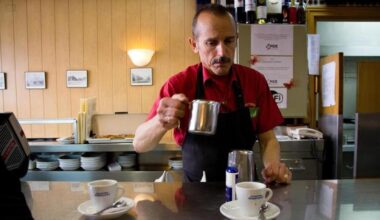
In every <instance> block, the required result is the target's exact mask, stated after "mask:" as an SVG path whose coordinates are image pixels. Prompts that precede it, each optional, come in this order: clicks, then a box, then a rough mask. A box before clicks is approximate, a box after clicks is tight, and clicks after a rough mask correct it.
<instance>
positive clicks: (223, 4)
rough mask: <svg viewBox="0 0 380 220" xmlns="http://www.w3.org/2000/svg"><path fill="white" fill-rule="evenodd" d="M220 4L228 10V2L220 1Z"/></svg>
mask: <svg viewBox="0 0 380 220" xmlns="http://www.w3.org/2000/svg"><path fill="white" fill-rule="evenodd" d="M218 4H219V5H221V6H223V7H225V8H227V1H226V0H218Z"/></svg>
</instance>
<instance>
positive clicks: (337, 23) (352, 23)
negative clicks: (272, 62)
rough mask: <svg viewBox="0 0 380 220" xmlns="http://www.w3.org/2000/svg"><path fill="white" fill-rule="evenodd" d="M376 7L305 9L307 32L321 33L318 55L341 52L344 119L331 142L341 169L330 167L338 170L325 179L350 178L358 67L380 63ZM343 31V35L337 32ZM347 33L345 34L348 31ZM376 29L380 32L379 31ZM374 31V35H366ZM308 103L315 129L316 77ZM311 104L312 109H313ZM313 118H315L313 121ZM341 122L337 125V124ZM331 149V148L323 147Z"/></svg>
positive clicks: (311, 85)
mask: <svg viewBox="0 0 380 220" xmlns="http://www.w3.org/2000/svg"><path fill="white" fill-rule="evenodd" d="M379 10H380V8H379V7H330V6H329V7H310V8H308V14H307V18H308V20H307V21H308V33H310V34H315V33H318V34H320V38H321V48H320V49H321V56H325V55H329V54H334V53H337V52H343V53H344V60H343V62H344V65H343V71H344V78H343V91H344V92H343V94H342V95H343V115H342V118H343V120H337V121H338V122H339V121H342V122H341V123H342V124H340V125H337V127H343V129H342V130H343V132H339V131H337V134H336V135H334V136H333V137H330V138H333V139H335V140H333V142H335V143H342V144H339V145H338V146H339V148H340V149H334V150H333V151H335V152H342V153H341V155H340V156H339V157H336V158H335V160H336V161H333V162H331V164H338V165H339V166H340V167H332V168H331V170H338V171H337V172H335V173H334V172H332V173H334V175H333V176H325V178H337V179H339V178H352V176H353V157H354V147H355V145H354V140H355V137H354V134H355V124H354V118H355V112H356V109H357V108H356V104H357V100H356V92H357V79H358V77H357V76H358V72H357V67H358V65H359V63H360V62H362V61H364V60H366V61H367V60H370V61H380V40H378V39H377V38H378V36H379V33H380V14H379V13H378V11H379ZM344 30H346V33H340V32H342V31H344ZM347 30H348V32H347ZM378 30H379V31H378ZM371 31H375V32H376V33H369V32H371ZM309 82H310V84H309V88H310V91H309V94H310V97H309V100H310V103H311V104H310V108H309V112H310V115H311V118H310V119H311V120H310V125H311V126H313V125H314V126H317V114H318V113H317V110H316V106H317V105H318V103H317V100H316V98H315V93H314V91H318V89H316V88H318V77H315V76H310V77H309ZM313 105H314V106H313ZM314 117H315V118H314ZM339 123H340V122H339ZM326 147H333V146H326Z"/></svg>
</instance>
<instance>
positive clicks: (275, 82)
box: [251, 56, 293, 87]
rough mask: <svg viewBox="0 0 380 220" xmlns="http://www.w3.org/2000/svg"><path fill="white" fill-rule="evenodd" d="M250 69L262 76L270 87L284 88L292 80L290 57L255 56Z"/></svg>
mask: <svg viewBox="0 0 380 220" xmlns="http://www.w3.org/2000/svg"><path fill="white" fill-rule="evenodd" d="M255 59H256V62H255V63H254V64H253V65H251V68H252V69H255V70H257V71H259V72H260V73H262V74H264V76H265V78H266V79H267V82H268V85H269V86H270V87H284V83H289V82H290V80H291V79H293V57H292V56H256V58H255Z"/></svg>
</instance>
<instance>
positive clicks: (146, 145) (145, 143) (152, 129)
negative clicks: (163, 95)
mask: <svg viewBox="0 0 380 220" xmlns="http://www.w3.org/2000/svg"><path fill="white" fill-rule="evenodd" d="M167 131H168V130H167V129H166V128H164V127H163V126H162V124H161V123H160V122H159V120H158V116H157V115H156V116H155V117H153V118H152V119H150V120H149V121H146V122H144V123H143V124H141V125H140V126H139V127H138V128H137V129H136V132H135V137H134V139H133V147H134V149H135V151H136V152H139V153H141V152H146V151H150V150H153V149H154V148H155V147H156V146H157V144H158V143H159V142H160V140H161V138H162V137H163V136H164V135H165V133H166V132H167Z"/></svg>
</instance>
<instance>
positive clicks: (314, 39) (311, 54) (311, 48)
mask: <svg viewBox="0 0 380 220" xmlns="http://www.w3.org/2000/svg"><path fill="white" fill-rule="evenodd" d="M319 57H320V37H319V34H308V35H307V67H308V69H309V75H319Z"/></svg>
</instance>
